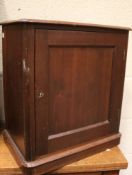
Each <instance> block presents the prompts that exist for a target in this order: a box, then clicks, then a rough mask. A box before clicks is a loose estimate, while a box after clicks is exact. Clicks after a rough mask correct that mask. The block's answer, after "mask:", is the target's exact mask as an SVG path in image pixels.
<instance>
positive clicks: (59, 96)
mask: <svg viewBox="0 0 132 175" xmlns="http://www.w3.org/2000/svg"><path fill="white" fill-rule="evenodd" d="M112 58H113V48H104V47H91V48H90V47H75V46H73V47H57V48H56V47H51V48H50V49H49V72H50V74H49V103H50V109H49V134H50V135H52V134H57V133H61V132H65V131H69V130H73V129H77V128H81V127H85V126H87V125H92V124H95V123H98V122H103V121H106V120H108V113H109V97H110V84H111V71H112Z"/></svg>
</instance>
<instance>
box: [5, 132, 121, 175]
mask: <svg viewBox="0 0 132 175" xmlns="http://www.w3.org/2000/svg"><path fill="white" fill-rule="evenodd" d="M3 136H4V140H5V142H6V143H7V145H8V146H9V149H10V150H11V152H12V153H13V156H14V157H15V159H16V160H17V162H18V164H19V165H20V167H22V169H23V171H24V174H26V175H38V174H43V173H47V172H50V171H53V170H56V169H57V168H60V167H62V166H64V165H66V164H69V163H72V162H74V161H77V160H80V159H82V158H85V157H87V156H90V155H92V154H95V153H98V152H100V151H104V150H105V149H107V148H111V147H113V146H116V145H118V144H119V142H120V137H121V134H120V133H117V134H113V135H109V136H106V137H103V138H100V139H99V140H94V141H92V142H88V143H84V144H81V145H78V146H76V147H72V148H70V149H65V150H63V151H59V152H55V153H52V154H51V153H50V154H48V155H45V156H42V157H41V158H39V159H36V160H33V161H26V160H25V158H24V156H23V155H22V153H21V152H20V150H19V148H18V147H17V145H16V144H15V142H14V141H13V139H12V137H11V135H10V134H9V132H8V131H7V130H4V131H3Z"/></svg>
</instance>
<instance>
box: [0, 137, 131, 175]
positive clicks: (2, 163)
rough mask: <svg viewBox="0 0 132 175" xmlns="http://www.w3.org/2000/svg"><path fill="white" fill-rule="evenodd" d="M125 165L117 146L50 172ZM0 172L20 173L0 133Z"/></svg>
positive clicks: (125, 166) (102, 168)
mask: <svg viewBox="0 0 132 175" xmlns="http://www.w3.org/2000/svg"><path fill="white" fill-rule="evenodd" d="M127 165H128V163H127V160H126V158H125V157H124V155H123V154H122V152H121V151H120V149H119V148H118V147H114V148H112V149H110V150H107V151H104V152H101V153H98V154H96V155H94V156H90V157H87V158H85V159H82V160H80V161H78V162H75V163H72V164H69V165H66V166H64V167H63V168H61V169H59V170H57V171H55V172H52V174H63V173H70V174H72V173H84V172H85V173H87V172H93V171H94V172H97V171H110V170H120V169H125V168H127ZM0 174H1V175H3V174H7V175H8V174H10V175H13V174H14V175H17V174H22V171H21V170H20V167H19V166H18V164H17V163H16V161H15V159H14V158H13V156H12V154H11V152H10V151H9V149H8V147H7V145H6V144H5V142H4V140H3V137H2V135H0Z"/></svg>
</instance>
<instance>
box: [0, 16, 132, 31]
mask: <svg viewBox="0 0 132 175" xmlns="http://www.w3.org/2000/svg"><path fill="white" fill-rule="evenodd" d="M12 23H36V24H51V25H67V26H86V27H98V28H99V27H100V28H111V29H122V30H132V29H131V28H130V27H123V26H112V25H103V24H94V23H80V22H68V21H56V20H37V19H19V20H12V21H3V22H0V25H6V24H12Z"/></svg>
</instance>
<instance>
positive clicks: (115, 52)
mask: <svg viewBox="0 0 132 175" xmlns="http://www.w3.org/2000/svg"><path fill="white" fill-rule="evenodd" d="M128 30H129V29H128V28H112V27H111V28H109V27H106V26H96V25H85V24H75V23H63V22H58V23H57V22H50V21H32V20H29V21H25V20H24V21H14V22H9V23H4V24H3V33H4V38H3V66H4V97H5V115H6V129H5V131H4V136H5V140H6V141H7V142H8V143H9V144H10V146H11V148H12V150H13V151H14V155H16V157H17V159H18V161H19V163H20V164H21V165H23V167H24V170H25V171H26V173H27V174H41V173H44V172H49V171H51V170H54V169H56V168H58V167H61V166H63V165H65V164H67V163H70V162H72V161H74V160H78V159H80V158H83V157H85V156H87V155H90V154H93V153H96V152H99V151H101V150H103V149H106V148H110V147H112V146H114V145H117V144H118V143H119V140H120V133H119V122H120V111H121V102H122V94H123V83H124V75H125V63H126V52H127V40H128Z"/></svg>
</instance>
